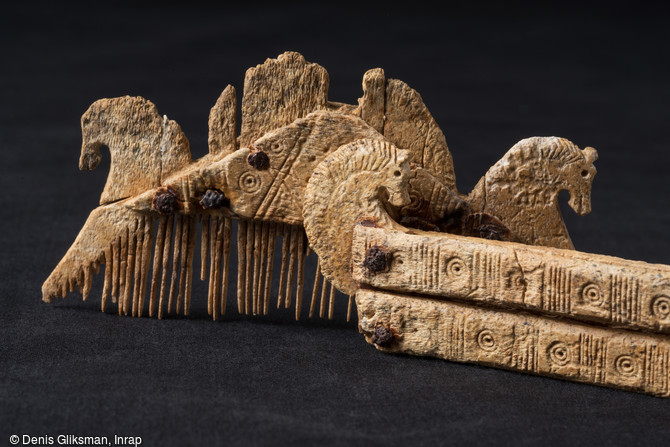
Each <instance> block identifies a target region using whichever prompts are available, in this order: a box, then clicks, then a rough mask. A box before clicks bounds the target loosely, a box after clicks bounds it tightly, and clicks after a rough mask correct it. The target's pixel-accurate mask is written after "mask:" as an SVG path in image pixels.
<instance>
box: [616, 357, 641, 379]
mask: <svg viewBox="0 0 670 447" xmlns="http://www.w3.org/2000/svg"><path fill="white" fill-rule="evenodd" d="M614 368H615V369H616V371H617V372H618V373H619V374H621V375H622V376H626V377H631V376H634V375H635V373H636V372H637V362H636V361H635V358H634V357H633V356H632V355H627V354H624V355H620V356H619V357H617V358H616V360H614Z"/></svg>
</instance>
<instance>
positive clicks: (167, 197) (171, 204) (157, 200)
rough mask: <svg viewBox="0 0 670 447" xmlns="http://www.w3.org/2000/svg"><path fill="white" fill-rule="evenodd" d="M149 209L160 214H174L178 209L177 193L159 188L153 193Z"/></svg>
mask: <svg viewBox="0 0 670 447" xmlns="http://www.w3.org/2000/svg"><path fill="white" fill-rule="evenodd" d="M151 207H152V208H153V209H155V210H156V211H158V212H159V213H161V214H164V215H169V214H174V213H175V212H176V211H177V210H178V209H179V201H178V200H177V193H176V192H175V191H174V190H173V189H172V188H170V187H167V188H163V187H160V188H158V189H157V190H156V192H155V193H154V199H153V200H152V201H151Z"/></svg>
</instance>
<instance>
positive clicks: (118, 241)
mask: <svg viewBox="0 0 670 447" xmlns="http://www.w3.org/2000/svg"><path fill="white" fill-rule="evenodd" d="M237 222H238V223H237V240H236V244H237V253H238V255H237V285H238V287H237V311H238V312H239V313H240V314H246V315H267V314H268V312H269V310H270V303H271V300H272V295H273V287H272V284H273V277H274V269H275V266H274V258H275V252H277V251H279V250H281V265H280V267H279V268H280V271H279V281H278V282H279V288H278V290H277V291H276V292H277V298H276V299H277V302H276V305H277V308H278V309H279V308H285V309H290V308H293V309H294V311H295V318H296V320H299V319H300V317H301V314H302V307H303V302H304V289H305V285H306V278H305V263H306V262H307V258H308V257H309V256H311V255H312V251H311V250H310V248H309V244H308V241H307V238H306V235H305V231H304V229H303V228H302V227H301V226H295V225H287V224H282V223H275V222H262V221H254V220H244V219H240V220H238V221H237ZM198 224H200V225H201V228H202V230H201V240H200V244H199V245H200V262H201V265H200V279H201V280H206V281H208V292H207V313H208V314H209V315H211V316H212V319H214V320H217V319H219V317H220V316H223V315H225V313H226V304H227V297H228V285H229V281H230V264H231V259H230V251H231V239H232V232H233V223H232V219H231V218H230V217H227V216H217V215H213V214H204V215H197V216H190V215H172V216H154V215H139V216H138V217H137V218H135V219H132V220H130V221H129V223H128V225H126V226H125V227H124V228H123V229H121V231H120V234H119V236H118V237H116V238H114V239H113V240H112V241H111V243H110V244H109V246H108V247H106V248H105V249H104V250H103V251H102V252H101V253H100V255H99V258H98V259H94V260H93V261H91V262H90V263H89V264H88V265H85V266H82V267H81V268H80V269H79V270H78V271H77V272H76V275H73V276H71V277H67V278H64V279H63V280H62V281H61V282H60V292H61V293H62V294H63V296H65V295H66V294H67V293H68V292H70V291H73V290H74V289H76V288H79V290H80V291H81V293H82V295H83V297H84V299H86V298H87V297H88V295H89V293H90V291H91V286H92V280H93V275H94V274H95V273H97V272H99V269H100V264H101V263H104V264H105V272H104V284H103V289H102V299H101V309H102V311H103V312H104V311H106V310H107V309H108V307H109V303H110V301H111V303H113V304H116V306H117V309H116V312H117V313H118V314H119V315H131V316H134V317H142V316H144V315H147V314H148V315H149V316H150V317H154V316H157V317H158V318H159V319H161V318H164V317H165V316H166V315H171V314H177V315H179V314H182V315H185V316H186V315H188V314H189V313H190V309H191V299H192V291H193V287H192V283H193V258H194V255H195V245H196V233H197V227H198ZM279 239H281V249H279V247H278V245H279V244H278V240H279ZM315 257H316V256H315ZM310 284H311V285H312V293H311V299H310V301H309V318H312V317H314V316H315V314H317V313H318V316H319V317H321V318H328V319H332V318H333V316H334V306H335V298H336V290H335V287H334V286H333V285H332V284H331V283H330V282H329V281H327V280H326V278H324V277H323V275H322V273H321V266H320V265H319V262H318V258H317V269H316V273H315V275H314V278H313V279H312V280H311V281H310ZM147 289H149V290H147ZM319 290H320V292H319ZM147 292H148V304H147V307H148V309H147V312H145V299H146V296H147ZM319 297H320V299H319ZM352 302H353V299H352V297H349V303H348V309H347V321H349V319H350V318H351V308H352Z"/></svg>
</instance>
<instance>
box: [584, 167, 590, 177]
mask: <svg viewBox="0 0 670 447" xmlns="http://www.w3.org/2000/svg"><path fill="white" fill-rule="evenodd" d="M588 176H589V171H587V170H586V169H584V170H583V171H582V177H588Z"/></svg>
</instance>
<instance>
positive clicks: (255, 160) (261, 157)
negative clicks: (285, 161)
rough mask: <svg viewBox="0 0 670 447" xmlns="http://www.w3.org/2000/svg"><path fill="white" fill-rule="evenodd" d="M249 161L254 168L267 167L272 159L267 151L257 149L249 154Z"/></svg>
mask: <svg viewBox="0 0 670 447" xmlns="http://www.w3.org/2000/svg"><path fill="white" fill-rule="evenodd" d="M247 163H249V165H250V166H251V167H252V168H254V169H265V168H267V167H268V166H270V159H269V158H268V154H266V153H265V152H263V151H257V152H253V153H251V154H249V156H248V157H247Z"/></svg>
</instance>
